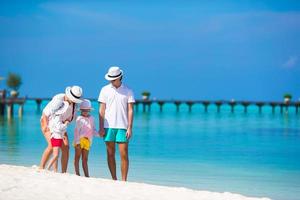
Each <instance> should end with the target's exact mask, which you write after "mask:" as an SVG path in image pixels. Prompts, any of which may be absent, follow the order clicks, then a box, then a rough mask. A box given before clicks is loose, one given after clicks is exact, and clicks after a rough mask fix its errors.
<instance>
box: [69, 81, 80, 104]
mask: <svg viewBox="0 0 300 200" xmlns="http://www.w3.org/2000/svg"><path fill="white" fill-rule="evenodd" d="M65 93H66V96H67V97H68V99H70V100H71V101H72V102H74V103H81V102H82V99H81V96H82V89H81V87H79V86H76V85H75V86H72V87H67V88H66V91H65Z"/></svg>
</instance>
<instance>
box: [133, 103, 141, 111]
mask: <svg viewBox="0 0 300 200" xmlns="http://www.w3.org/2000/svg"><path fill="white" fill-rule="evenodd" d="M139 104H140V103H139V102H135V103H134V105H135V111H136V112H138V111H139Z"/></svg>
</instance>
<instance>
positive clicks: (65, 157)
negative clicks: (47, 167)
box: [61, 133, 70, 173]
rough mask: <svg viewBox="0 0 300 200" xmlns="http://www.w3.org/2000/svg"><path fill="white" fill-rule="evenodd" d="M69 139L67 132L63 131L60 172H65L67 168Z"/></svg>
mask: <svg viewBox="0 0 300 200" xmlns="http://www.w3.org/2000/svg"><path fill="white" fill-rule="evenodd" d="M69 149H70V147H69V139H68V135H67V133H65V135H64V138H63V144H62V147H61V150H62V154H61V172H62V173H66V172H67V169H68V162H69Z"/></svg>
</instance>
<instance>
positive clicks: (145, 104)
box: [142, 100, 151, 112]
mask: <svg viewBox="0 0 300 200" xmlns="http://www.w3.org/2000/svg"><path fill="white" fill-rule="evenodd" d="M142 104H143V112H146V108H147V107H148V112H150V111H151V102H150V101H149V100H145V101H143V102H142Z"/></svg>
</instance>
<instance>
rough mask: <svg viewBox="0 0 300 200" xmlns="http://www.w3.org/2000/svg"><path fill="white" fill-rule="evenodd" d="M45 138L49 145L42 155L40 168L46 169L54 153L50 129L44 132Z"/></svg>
mask: <svg viewBox="0 0 300 200" xmlns="http://www.w3.org/2000/svg"><path fill="white" fill-rule="evenodd" d="M44 137H45V140H46V141H47V143H48V146H47V147H46V149H45V150H44V153H43V155H42V159H41V162H40V169H45V166H46V163H47V161H48V160H49V157H50V155H51V153H52V145H51V141H50V139H51V138H50V137H51V133H50V132H49V131H48V132H46V133H45V134H44Z"/></svg>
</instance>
